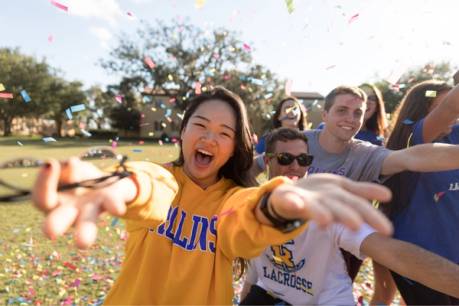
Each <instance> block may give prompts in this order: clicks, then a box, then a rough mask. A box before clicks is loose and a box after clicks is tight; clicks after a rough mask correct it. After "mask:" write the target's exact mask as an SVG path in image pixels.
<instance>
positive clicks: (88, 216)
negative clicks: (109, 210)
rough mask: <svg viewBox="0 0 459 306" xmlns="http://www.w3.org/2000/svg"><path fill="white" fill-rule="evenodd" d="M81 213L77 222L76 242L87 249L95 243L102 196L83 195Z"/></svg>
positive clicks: (79, 246) (78, 245)
mask: <svg viewBox="0 0 459 306" xmlns="http://www.w3.org/2000/svg"><path fill="white" fill-rule="evenodd" d="M81 201H82V202H83V203H84V204H82V205H80V215H79V216H78V219H77V222H76V225H75V227H76V231H75V242H76V245H77V247H78V248H81V249H86V248H88V247H90V246H91V245H93V244H94V242H95V241H96V237H97V219H98V217H99V215H100V213H101V212H102V210H101V205H102V199H101V197H100V196H99V197H97V196H93V197H91V198H89V197H88V198H86V197H83V199H81Z"/></svg>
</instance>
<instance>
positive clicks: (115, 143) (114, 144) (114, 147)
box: [112, 141, 118, 149]
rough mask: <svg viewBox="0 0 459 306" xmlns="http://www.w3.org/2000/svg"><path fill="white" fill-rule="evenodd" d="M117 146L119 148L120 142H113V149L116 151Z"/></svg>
mask: <svg viewBox="0 0 459 306" xmlns="http://www.w3.org/2000/svg"><path fill="white" fill-rule="evenodd" d="M117 146H118V142H117V141H112V149H116V147H117Z"/></svg>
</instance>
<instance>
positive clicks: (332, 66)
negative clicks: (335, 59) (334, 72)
mask: <svg viewBox="0 0 459 306" xmlns="http://www.w3.org/2000/svg"><path fill="white" fill-rule="evenodd" d="M335 67H336V65H330V66H328V67H326V68H325V70H330V69H333V68H335Z"/></svg>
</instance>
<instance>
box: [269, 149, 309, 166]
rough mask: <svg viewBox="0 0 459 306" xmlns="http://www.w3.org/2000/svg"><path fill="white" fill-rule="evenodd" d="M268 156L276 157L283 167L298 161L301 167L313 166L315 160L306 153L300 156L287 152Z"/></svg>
mask: <svg viewBox="0 0 459 306" xmlns="http://www.w3.org/2000/svg"><path fill="white" fill-rule="evenodd" d="M266 156H268V157H276V158H277V162H278V163H279V164H280V165H282V166H288V165H290V164H291V163H293V161H294V160H295V159H296V161H297V163H298V165H300V166H301V167H307V166H310V165H311V164H312V161H313V160H314V156H312V155H308V154H306V153H301V154H299V155H293V154H290V153H287V152H282V153H267V154H266Z"/></svg>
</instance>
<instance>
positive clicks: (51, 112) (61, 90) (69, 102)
mask: <svg viewBox="0 0 459 306" xmlns="http://www.w3.org/2000/svg"><path fill="white" fill-rule="evenodd" d="M82 86H83V84H82V83H80V82H78V81H74V82H67V81H65V80H64V79H61V78H57V77H56V78H55V79H54V80H53V81H52V82H51V84H50V86H49V89H50V91H51V92H52V93H53V94H52V95H51V96H49V97H48V98H47V100H46V104H47V107H48V113H47V117H49V118H52V119H54V121H55V122H56V130H57V136H58V137H61V136H62V125H63V122H64V120H70V119H71V118H69V117H68V113H69V112H70V113H71V116H72V118H73V117H78V116H80V114H79V112H78V113H75V112H71V111H70V109H71V107H72V106H76V105H80V104H83V105H84V107H85V109H86V108H87V106H88V105H87V96H86V94H85V92H84V91H83V89H82Z"/></svg>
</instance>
